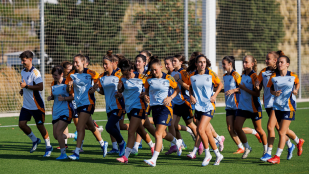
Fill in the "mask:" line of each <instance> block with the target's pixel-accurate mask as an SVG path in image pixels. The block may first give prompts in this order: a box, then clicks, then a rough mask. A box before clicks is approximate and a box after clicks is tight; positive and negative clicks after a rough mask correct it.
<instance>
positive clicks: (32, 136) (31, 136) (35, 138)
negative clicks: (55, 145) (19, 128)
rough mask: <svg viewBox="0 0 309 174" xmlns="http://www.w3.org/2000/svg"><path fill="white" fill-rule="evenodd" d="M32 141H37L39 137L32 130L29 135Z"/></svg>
mask: <svg viewBox="0 0 309 174" xmlns="http://www.w3.org/2000/svg"><path fill="white" fill-rule="evenodd" d="M27 136H28V137H29V138H30V139H31V141H32V142H36V140H37V139H38V138H37V137H36V136H35V135H34V134H33V132H31V133H30V134H29V135H27Z"/></svg>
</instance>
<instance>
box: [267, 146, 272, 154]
mask: <svg viewBox="0 0 309 174" xmlns="http://www.w3.org/2000/svg"><path fill="white" fill-rule="evenodd" d="M272 150H273V148H272V147H268V148H267V153H268V155H271V151H272Z"/></svg>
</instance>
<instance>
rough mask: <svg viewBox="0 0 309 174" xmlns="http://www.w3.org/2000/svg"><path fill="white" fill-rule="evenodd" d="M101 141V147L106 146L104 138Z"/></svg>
mask: <svg viewBox="0 0 309 174" xmlns="http://www.w3.org/2000/svg"><path fill="white" fill-rule="evenodd" d="M99 143H100V145H101V147H103V146H104V141H103V139H102V140H101V141H99Z"/></svg>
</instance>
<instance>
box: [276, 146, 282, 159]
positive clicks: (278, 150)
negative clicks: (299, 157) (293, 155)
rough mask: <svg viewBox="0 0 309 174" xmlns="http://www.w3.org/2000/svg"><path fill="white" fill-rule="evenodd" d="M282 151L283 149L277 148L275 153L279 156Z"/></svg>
mask: <svg viewBox="0 0 309 174" xmlns="http://www.w3.org/2000/svg"><path fill="white" fill-rule="evenodd" d="M282 151H283V149H280V148H278V149H277V153H276V155H277V156H279V157H280V156H281V153H282Z"/></svg>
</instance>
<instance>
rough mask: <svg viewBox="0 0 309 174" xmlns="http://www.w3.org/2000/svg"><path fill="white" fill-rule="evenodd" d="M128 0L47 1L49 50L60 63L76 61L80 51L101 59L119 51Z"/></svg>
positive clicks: (93, 58)
mask: <svg viewBox="0 0 309 174" xmlns="http://www.w3.org/2000/svg"><path fill="white" fill-rule="evenodd" d="M126 4H127V1H126V0H104V1H95V2H94V3H92V2H89V1H88V0H84V1H82V3H81V4H80V5H76V0H60V1H59V4H57V5H54V4H45V45H46V49H45V51H46V53H47V54H48V55H49V56H51V57H52V58H53V62H55V63H56V64H59V63H60V62H61V61H64V60H72V57H73V56H74V55H76V54H78V53H82V54H85V55H88V56H89V57H90V58H91V61H92V63H93V62H101V60H102V58H103V56H104V55H105V54H106V51H107V50H109V49H112V50H113V51H114V52H118V47H119V45H120V44H121V43H122V39H120V37H119V33H120V30H121V26H120V23H121V22H122V20H123V17H124V14H125V10H126V8H127V5H126Z"/></svg>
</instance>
